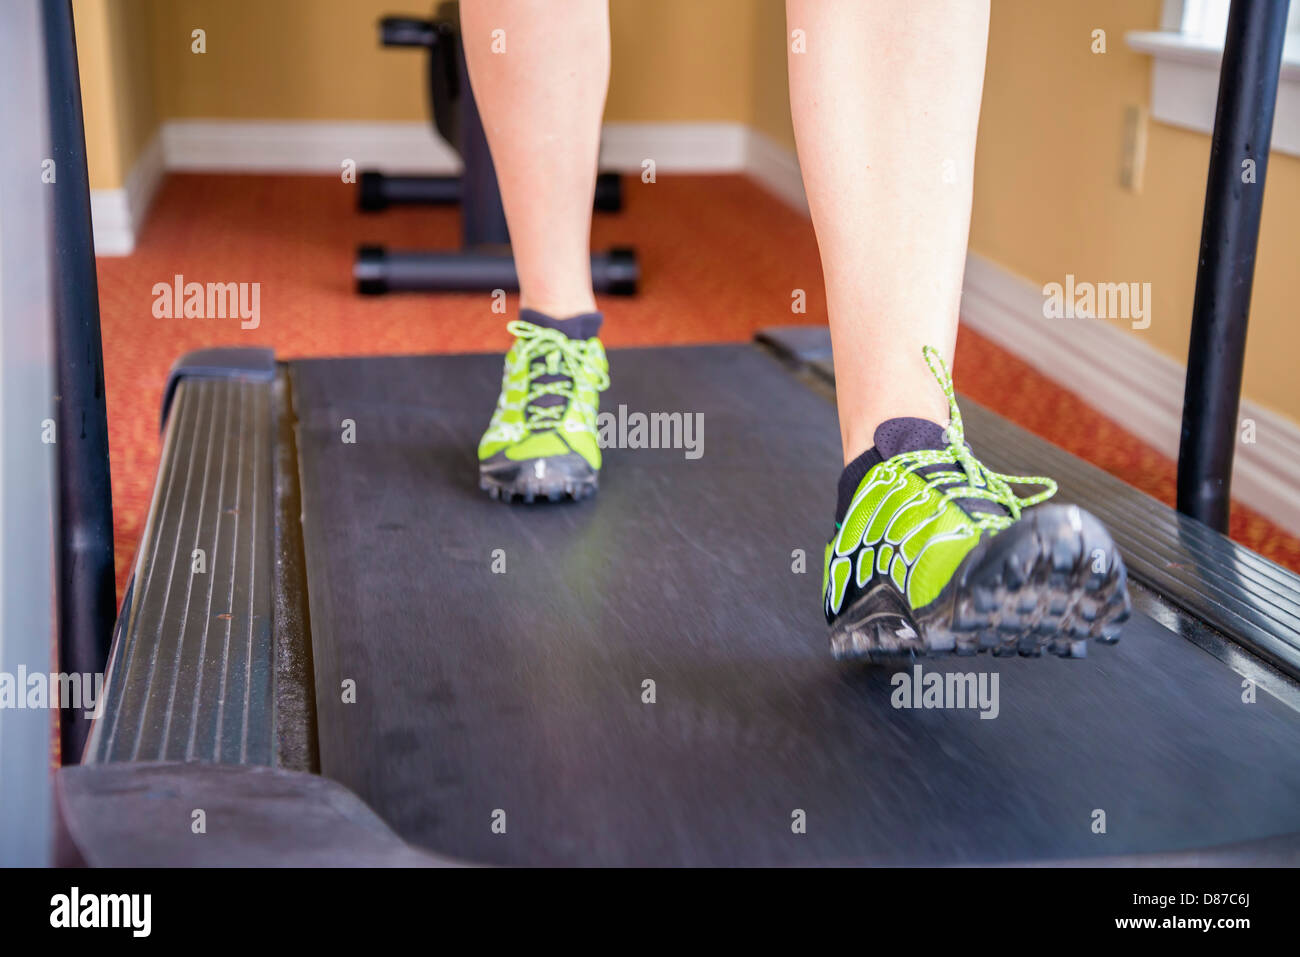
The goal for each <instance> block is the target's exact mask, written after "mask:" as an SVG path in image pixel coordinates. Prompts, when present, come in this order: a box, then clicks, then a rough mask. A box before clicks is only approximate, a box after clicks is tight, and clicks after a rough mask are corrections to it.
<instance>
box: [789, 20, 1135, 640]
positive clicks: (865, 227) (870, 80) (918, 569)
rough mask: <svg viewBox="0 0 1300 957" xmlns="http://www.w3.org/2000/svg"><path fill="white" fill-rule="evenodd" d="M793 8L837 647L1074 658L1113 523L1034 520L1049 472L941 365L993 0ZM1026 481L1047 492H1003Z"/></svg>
mask: <svg viewBox="0 0 1300 957" xmlns="http://www.w3.org/2000/svg"><path fill="white" fill-rule="evenodd" d="M786 11H787V18H788V23H789V26H790V28H791V29H792V30H795V29H799V30H803V31H804V41H805V43H806V52H802V53H801V52H794V50H792V51H791V53H790V55H789V60H790V102H791V107H792V109H793V111H794V127H795V136H796V138H797V140H798V145H799V161H800V164H801V165H802V167H803V174H804V185H805V187H806V188H807V192H808V201H809V205H810V207H811V209H812V218H813V226H814V227H815V228H816V230H817V242H818V245H819V246H820V248H821V257H822V268H823V271H824V272H825V274H826V298H827V307H828V310H829V312H830V326H831V341H832V344H833V345H834V348H835V391H836V396H837V401H838V403H839V413H840V431H841V438H842V441H843V452H844V461H845V463H846V465H845V469H844V472H843V473H842V474H841V476H840V483H839V501H838V503H837V506H836V515H835V534H834V536H833V537H832V539H831V542H830V544H829V545H828V546H827V548H826V566H825V579H824V588H825V594H824V600H825V612H826V617H827V620H828V621H829V622H830V623H831V647H832V650H833V651H834V652H835V654H836V655H838V656H840V657H852V658H868V659H871V658H879V657H882V656H884V657H890V656H894V655H897V654H900V653H903V654H915V653H920V652H925V653H930V654H935V653H946V652H954V651H955V652H958V653H963V654H974V653H976V652H977V651H980V650H989V651H992V652H993V653H995V654H999V655H1002V654H1021V655H1041V654H1042V653H1043V652H1044V651H1051V652H1053V653H1055V654H1059V655H1070V656H1075V655H1082V654H1084V653H1085V650H1086V648H1087V642H1088V639H1089V638H1098V639H1101V640H1105V641H1113V640H1114V639H1115V638H1116V637H1117V636H1118V634H1119V623H1120V622H1122V621H1123V620H1124V619H1125V618H1126V617H1127V616H1128V595H1127V590H1126V587H1125V572H1124V563H1123V561H1122V560H1121V559H1120V557H1119V555H1118V553H1117V552H1116V550H1115V546H1114V542H1113V541H1112V540H1111V538H1110V535H1109V534H1108V533H1107V531H1106V529H1105V528H1104V527H1103V526H1102V525H1101V523H1100V522H1099V521H1097V519H1096V518H1094V517H1093V516H1091V515H1088V514H1087V513H1085V512H1082V511H1081V510H1080V509H1078V508H1077V507H1074V506H1064V505H1055V504H1053V505H1045V506H1042V507H1041V508H1037V509H1034V511H1033V512H1032V513H1029V514H1025V513H1024V510H1025V509H1027V508H1029V507H1030V506H1033V505H1036V504H1038V503H1040V502H1042V501H1044V500H1045V499H1047V498H1049V497H1051V495H1052V494H1053V493H1054V492H1055V490H1056V483H1054V482H1053V481H1052V480H1051V479H1047V478H1037V477H1020V478H1018V477H1014V476H1002V475H998V474H997V473H994V472H992V471H991V470H989V469H988V468H986V467H985V466H984V465H983V464H982V463H981V462H980V461H979V460H978V459H977V458H976V457H975V455H974V453H973V452H972V451H971V450H970V449H969V448H968V446H967V445H966V443H965V441H964V436H963V429H962V426H961V423H960V421H959V418H958V415H959V413H958V411H957V409H956V402H955V399H953V397H952V393H951V381H950V380H949V379H948V376H947V373H946V371H945V369H944V365H948V366H950V365H951V363H952V351H953V347H954V345H955V343H956V338H957V312H958V307H959V305H960V303H961V286H962V277H963V274H964V272H965V265H966V241H967V233H968V231H969V229H970V209H971V177H972V173H973V170H974V162H975V134H976V128H977V125H978V122H979V107H980V94H981V91H982V87H983V77H984V53H985V47H986V45H987V42H988V18H989V4H988V0H895V2H884V0H873V2H869V3H866V2H856V0H787V7H786ZM925 347H930V349H926V351H925V354H924V355H923V349H925ZM930 350H934V351H930ZM931 364H932V365H933V369H931V368H930V366H931ZM943 426H947V427H946V428H944V427H943ZM1025 484H1039V485H1042V486H1044V488H1043V491H1042V492H1040V493H1038V494H1037V495H1032V496H1025V497H1022V496H1021V495H1020V494H1019V493H1018V492H1017V491H1015V490H1014V489H1013V488H1012V486H1013V485H1025ZM995 536H996V541H994V537H995Z"/></svg>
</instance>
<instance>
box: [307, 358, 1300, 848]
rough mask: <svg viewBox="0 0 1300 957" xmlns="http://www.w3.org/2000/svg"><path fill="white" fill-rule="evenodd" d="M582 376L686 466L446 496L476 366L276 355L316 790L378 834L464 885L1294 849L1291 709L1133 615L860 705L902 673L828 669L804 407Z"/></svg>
mask: <svg viewBox="0 0 1300 957" xmlns="http://www.w3.org/2000/svg"><path fill="white" fill-rule="evenodd" d="M610 364H611V367H612V381H613V385H612V386H611V388H610V389H609V391H608V392H606V393H605V394H604V395H603V397H602V404H601V407H602V411H605V412H611V413H613V414H614V415H615V416H618V415H619V414H620V407H624V408H623V413H624V414H625V421H626V422H627V423H628V424H629V426H631V425H633V424H634V423H635V421H636V420H635V419H634V418H633V417H632V416H633V414H634V413H638V412H640V413H652V412H668V413H672V412H680V413H684V414H689V415H691V416H694V415H695V413H700V414H702V416H703V424H704V428H703V445H702V452H703V454H702V455H700V456H699V457H695V458H688V457H687V452H688V450H686V449H682V448H657V449H656V448H609V449H607V450H606V452H605V468H604V470H603V471H602V474H601V488H600V493H599V494H598V495H597V497H596V498H595V500H593V501H588V502H583V503H580V504H577V505H574V504H573V503H564V504H556V505H549V504H547V505H538V506H533V507H527V506H521V505H517V506H506V505H502V504H500V503H497V502H494V501H491V500H490V499H489V498H488V497H487V495H486V494H485V493H483V492H481V491H479V489H478V487H477V459H476V457H475V449H476V446H477V443H478V439H479V436H480V435H481V433H482V431H483V429H484V427H485V426H486V423H487V418H488V416H489V414H490V412H491V410H492V407H493V404H494V402H495V401H496V396H497V391H498V389H499V386H500V381H501V359H500V357H499V356H495V355H493V356H481V355H473V356H445V357H402V358H386V359H339V360H309V361H303V362H298V363H294V364H293V365H292V376H293V392H294V399H293V401H294V407H295V413H296V415H297V416H298V419H299V425H298V429H299V436H298V444H299V454H300V477H301V481H302V493H303V494H302V498H303V512H304V518H303V531H304V537H305V544H306V548H307V556H308V559H307V561H308V587H309V599H310V611H311V631H312V642H313V649H314V656H315V665H316V675H317V708H318V712H319V714H318V719H319V734H320V757H321V769H322V772H323V773H324V774H326V775H328V776H330V777H332V778H334V779H336V780H338V781H340V782H341V783H343V784H345V785H347V786H348V787H349V788H351V789H352V790H354V791H355V792H356V793H357V794H359V795H360V796H361V797H362V798H363V799H364V800H365V801H366V802H367V803H368V804H369V805H370V806H371V807H372V808H374V810H375V811H377V812H378V814H379V815H380V816H381V817H383V818H384V819H385V820H386V821H387V822H388V823H389V824H390V825H391V826H392V827H393V828H394V829H395V830H396V831H397V832H398V833H399V834H400V835H401V836H403V837H404V838H406V839H407V840H408V841H411V842H413V843H415V844H418V845H422V846H424V847H426V848H429V849H432V850H434V851H437V852H439V853H442V854H446V855H449V856H452V857H457V858H460V859H463V860H469V861H477V862H485V863H494V864H542V865H571V864H596V865H606V864H646V865H752V864H760V865H761V864H860V863H881V864H903V863H908V864H923V863H967V862H1001V861H1006V862H1010V861H1032V860H1061V859H1074V858H1090V857H1097V856H1102V855H1106V856H1110V855H1133V854H1152V853H1160V852H1170V851H1179V850H1186V849H1192V848H1198V847H1208V846H1211V845H1217V844H1227V843H1232V842H1241V841H1249V840H1256V839H1259V838H1264V837H1268V836H1271V835H1278V834H1282V833H1287V832H1293V831H1300V760H1298V759H1297V756H1298V755H1300V715H1298V714H1297V713H1296V712H1295V711H1293V710H1291V709H1290V708H1289V707H1287V706H1286V705H1284V704H1282V703H1280V702H1279V701H1277V700H1276V699H1274V698H1273V697H1271V696H1270V695H1268V694H1267V693H1265V692H1263V691H1262V690H1260V691H1259V692H1258V698H1257V701H1256V702H1255V703H1253V704H1246V703H1243V701H1242V693H1243V692H1242V679H1241V677H1240V676H1239V675H1238V674H1236V673H1235V672H1234V671H1232V670H1231V669H1229V668H1228V667H1226V666H1225V665H1224V664H1222V663H1221V662H1220V661H1219V660H1218V659H1216V658H1214V657H1212V656H1211V655H1210V654H1208V653H1207V652H1205V651H1203V650H1201V649H1200V648H1198V647H1197V646H1195V645H1193V644H1192V643H1191V642H1189V641H1188V640H1186V639H1184V638H1182V637H1179V636H1178V635H1176V634H1174V633H1173V632H1171V631H1169V630H1167V629H1166V628H1164V627H1163V626H1161V625H1160V624H1157V623H1156V622H1155V621H1154V620H1152V619H1151V618H1149V617H1146V616H1144V615H1141V614H1136V613H1135V617H1134V619H1133V620H1132V621H1131V622H1130V623H1129V624H1128V626H1127V628H1126V631H1125V634H1124V637H1123V639H1122V640H1121V641H1120V643H1119V644H1118V645H1116V646H1114V647H1103V646H1096V645H1094V646H1093V647H1092V648H1091V649H1090V657H1088V658H1087V659H1084V660H1060V659H1057V658H1054V657H1048V658H1044V659H1040V660H1025V659H1020V658H1010V659H1008V658H990V657H988V656H986V655H980V656H978V657H976V658H943V659H935V660H926V659H921V660H920V661H919V662H918V663H919V665H920V667H921V668H922V673H923V674H926V673H930V672H932V671H938V672H945V673H946V672H975V673H977V674H986V675H987V676H988V677H987V678H986V679H985V680H986V682H990V683H988V684H986V688H988V689H991V688H992V685H991V679H992V678H993V677H994V676H996V678H997V691H998V694H997V703H998V710H997V715H996V717H992V718H982V717H981V709H979V708H978V707H977V708H964V709H955V708H953V709H947V710H944V709H925V708H918V709H902V708H896V707H894V706H893V704H891V698H893V697H894V696H895V687H894V684H893V683H892V680H891V679H892V676H893V675H894V674H895V673H897V672H900V671H901V672H905V673H906V674H908V675H911V674H913V672H912V667H911V666H908V667H901V668H889V669H873V668H869V667H865V666H857V665H844V664H840V663H837V662H835V661H833V660H832V659H831V657H830V654H829V651H828V642H827V635H826V626H825V623H824V621H823V619H822V616H821V606H820V596H819V588H820V585H821V560H822V558H821V556H822V549H823V547H824V545H825V542H826V538H827V536H828V534H829V532H830V530H831V520H832V517H833V516H832V508H833V506H834V495H835V483H836V479H837V477H838V475H839V471H840V464H841V463H840V447H839V435H838V429H837V426H836V418H835V413H834V409H833V407H832V406H831V405H830V404H829V403H828V402H827V401H826V399H825V397H824V396H822V395H819V394H818V393H816V392H814V391H813V390H812V389H810V388H809V387H807V386H805V385H804V384H803V383H801V382H800V381H798V379H796V378H795V377H794V376H793V375H792V374H790V373H789V372H787V371H786V370H785V368H783V367H782V366H781V365H780V364H778V363H777V362H776V361H775V360H773V359H772V358H771V357H770V356H769V355H767V354H766V353H764V352H762V351H760V350H759V349H758V348H756V347H754V346H748V345H743V346H706V347H696V348H661V349H625V350H615V351H613V352H612V353H611V355H610ZM349 419H350V420H352V422H353V423H354V424H355V436H354V437H355V442H351V443H349V442H345V441H344V440H343V436H344V427H345V420H349ZM973 441H974V442H975V444H976V445H977V447H978V436H975V437H973ZM692 454H694V453H692ZM798 550H802V554H803V555H804V556H805V558H804V568H805V570H804V571H802V572H801V573H800V572H797V571H795V570H794V569H795V568H797V567H798V557H797V556H798ZM502 560H503V561H504V566H503V565H502ZM494 562H495V566H494ZM977 680H978V677H977ZM647 681H653V682H654V685H653V691H654V699H655V700H654V703H646V702H645V701H644V700H643V697H644V696H645V694H646V692H645V691H644V690H643V689H645V688H646V687H648V686H647V685H645V684H644V683H645V682H647ZM346 682H354V683H355V702H354V703H344V702H343V700H342V698H343V690H342V689H343V688H344V685H345V683H346ZM1098 811H1100V812H1104V824H1105V832H1104V833H1095V827H1096V824H1097V822H1098V821H1100V820H1101V818H1100V817H1099V816H1098V814H1097V813H1096V812H1098ZM501 812H504V813H503V814H502V813H501ZM799 812H802V815H800V813H799ZM801 819H802V820H804V821H805V822H806V828H805V829H804V830H803V832H802V833H800V832H799V831H800V828H799V827H798V826H797V825H798V822H799V821H800V820H801ZM502 823H504V831H505V832H504V833H498V831H499V830H500V826H501V824H502ZM494 824H496V828H495V829H494Z"/></svg>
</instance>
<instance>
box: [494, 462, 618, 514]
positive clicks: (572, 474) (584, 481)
mask: <svg viewBox="0 0 1300 957" xmlns="http://www.w3.org/2000/svg"><path fill="white" fill-rule="evenodd" d="M539 461H542V460H538V459H531V460H528V461H525V462H510V461H508V460H500V461H493V462H490V463H484V464H483V465H482V466H480V468H479V478H478V487H479V488H481V489H482V490H483V491H485V492H487V493H488V495H489V496H491V497H492V498H493V499H495V500H496V501H498V502H505V503H507V504H513V503H516V502H518V503H522V504H524V505H532V504H534V503H536V502H563V501H573V502H580V501H582V500H583V499H586V498H591V497H592V496H593V495H595V494H596V490H597V488H599V485H600V473H599V472H597V471H596V470H595V469H593V468H592V467H591V466H590V465H589V464H587V462H586V460H585V459H583V458H582V457H581V456H579V455H578V454H577V453H573V454H571V455H564V456H555V457H551V458H548V459H546V460H545V467H544V468H542V469H541V472H542V475H541V476H538V475H537V471H538V470H537V469H536V465H537V462H539Z"/></svg>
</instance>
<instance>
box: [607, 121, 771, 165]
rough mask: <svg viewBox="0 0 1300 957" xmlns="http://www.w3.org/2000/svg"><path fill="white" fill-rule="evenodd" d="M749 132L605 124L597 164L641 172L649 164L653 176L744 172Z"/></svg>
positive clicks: (737, 127) (738, 127)
mask: <svg viewBox="0 0 1300 957" xmlns="http://www.w3.org/2000/svg"><path fill="white" fill-rule="evenodd" d="M748 134H749V128H748V127H747V126H745V125H744V124H742V123H606V124H605V125H604V127H603V128H602V129H601V139H600V165H601V168H602V169H607V170H612V171H614V172H619V173H638V174H639V173H640V172H641V171H642V164H643V163H644V162H645V161H646V160H654V164H655V173H656V174H658V173H736V172H740V171H741V170H742V169H744V166H745V149H746V142H747V137H748Z"/></svg>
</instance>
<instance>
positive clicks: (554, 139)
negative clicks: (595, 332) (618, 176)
mask: <svg viewBox="0 0 1300 957" xmlns="http://www.w3.org/2000/svg"><path fill="white" fill-rule="evenodd" d="M460 24H461V38H462V42H463V43H464V45H465V58H466V62H467V64H468V66H469V74H470V82H471V84H473V87H474V99H475V100H476V102H477V104H478V110H479V114H480V115H481V116H482V118H483V128H484V130H485V131H486V133H487V139H488V145H489V147H491V150H492V162H493V164H494V165H495V166H496V173H497V181H498V183H499V184H500V186H501V199H502V202H503V204H504V206H505V212H506V220H507V222H508V223H509V226H510V243H511V247H512V249H513V250H514V256H515V267H516V269H517V270H518V272H519V288H520V306H521V307H523V308H527V309H535V310H537V311H538V312H541V313H545V314H546V315H548V316H551V317H553V318H556V319H564V318H566V317H569V316H574V315H577V314H579V313H590V312H594V311H595V309H596V301H595V298H594V297H593V295H592V290H591V252H590V240H591V206H592V196H593V194H594V192H595V188H596V162H597V154H598V152H599V149H600V124H601V117H602V114H603V113H604V110H605V93H606V89H607V88H608V86H609V5H608V0H565V2H564V3H562V4H556V3H555V2H554V0H461V4H460ZM496 31H501V32H499V33H498V32H496ZM503 44H504V49H503V47H502V45H503ZM494 49H495V50H496V51H502V50H503V52H494Z"/></svg>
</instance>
